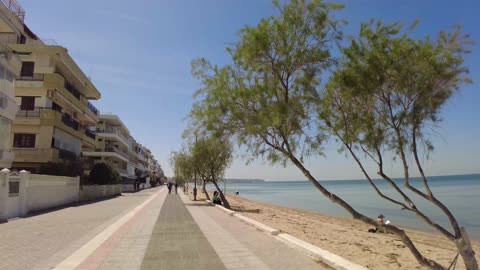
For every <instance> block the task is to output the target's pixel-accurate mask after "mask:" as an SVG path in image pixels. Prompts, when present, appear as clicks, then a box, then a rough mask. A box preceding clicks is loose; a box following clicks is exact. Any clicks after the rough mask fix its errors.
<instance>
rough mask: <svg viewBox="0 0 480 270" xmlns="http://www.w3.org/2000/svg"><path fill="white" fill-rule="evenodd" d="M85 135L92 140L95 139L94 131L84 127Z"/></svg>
mask: <svg viewBox="0 0 480 270" xmlns="http://www.w3.org/2000/svg"><path fill="white" fill-rule="evenodd" d="M85 135H86V136H87V137H89V138H90V139H94V140H95V139H96V136H95V133H93V132H91V131H90V130H88V129H85Z"/></svg>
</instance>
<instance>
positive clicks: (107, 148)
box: [82, 114, 136, 179]
mask: <svg viewBox="0 0 480 270" xmlns="http://www.w3.org/2000/svg"><path fill="white" fill-rule="evenodd" d="M96 136H97V145H96V147H95V149H89V148H88V147H85V148H84V149H83V150H82V153H83V156H85V157H89V158H91V159H92V160H93V161H94V162H105V163H108V164H110V165H111V166H112V168H113V169H115V170H116V171H117V172H118V173H119V174H120V176H122V177H123V178H127V179H135V178H136V176H135V167H136V159H135V157H136V154H135V152H134V140H133V138H132V136H130V131H129V130H128V128H127V127H126V126H125V124H124V123H123V122H122V120H121V119H120V118H119V117H118V116H117V115H114V114H100V120H99V122H98V124H97V128H96Z"/></svg>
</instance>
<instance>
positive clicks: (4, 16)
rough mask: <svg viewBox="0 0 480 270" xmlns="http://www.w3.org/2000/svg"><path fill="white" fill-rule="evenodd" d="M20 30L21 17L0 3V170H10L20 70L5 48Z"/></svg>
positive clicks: (11, 54)
mask: <svg viewBox="0 0 480 270" xmlns="http://www.w3.org/2000/svg"><path fill="white" fill-rule="evenodd" d="M7 3H8V2H7ZM18 7H19V8H20V9H19V10H20V11H23V9H21V7H20V6H18ZM22 14H24V13H22ZM22 30H23V16H22V17H18V16H17V15H16V14H14V13H13V12H12V11H11V10H10V9H9V8H8V7H7V6H6V4H5V2H0V169H2V168H10V167H11V165H12V162H13V159H14V154H13V151H12V150H11V147H10V132H11V127H12V122H13V120H15V115H16V113H17V111H18V104H17V103H16V101H15V94H14V83H15V77H16V76H18V75H19V73H20V68H21V61H20V59H19V58H18V57H17V55H16V54H15V53H14V52H13V51H12V50H11V49H10V48H9V47H8V46H7V42H9V41H10V39H14V40H15V41H17V40H18V39H19V38H20V37H21V36H22Z"/></svg>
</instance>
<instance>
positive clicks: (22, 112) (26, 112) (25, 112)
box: [17, 107, 46, 118]
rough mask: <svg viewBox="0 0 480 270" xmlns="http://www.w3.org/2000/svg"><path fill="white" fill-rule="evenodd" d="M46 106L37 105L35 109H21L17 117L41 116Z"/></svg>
mask: <svg viewBox="0 0 480 270" xmlns="http://www.w3.org/2000/svg"><path fill="white" fill-rule="evenodd" d="M44 109H46V108H41V107H35V108H34V109H33V110H19V111H18V112H17V117H24V118H39V117H40V112H41V111H42V110H44Z"/></svg>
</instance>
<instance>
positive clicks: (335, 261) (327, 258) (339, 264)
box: [215, 205, 368, 270]
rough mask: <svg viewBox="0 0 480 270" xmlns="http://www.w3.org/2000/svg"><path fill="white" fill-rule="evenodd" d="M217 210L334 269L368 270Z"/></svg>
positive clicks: (257, 224) (252, 222) (256, 223)
mask: <svg viewBox="0 0 480 270" xmlns="http://www.w3.org/2000/svg"><path fill="white" fill-rule="evenodd" d="M215 206H216V207H217V208H219V209H220V210H222V211H224V212H225V213H227V214H228V215H230V216H234V217H237V218H239V219H240V220H242V221H243V222H245V223H247V224H249V225H252V226H254V227H255V228H257V229H259V230H261V231H265V232H267V233H269V234H271V235H273V236H275V237H276V238H277V239H278V240H280V241H282V242H285V243H286V244H288V245H289V246H291V247H294V248H297V249H299V250H301V251H302V252H304V253H306V254H308V255H310V256H312V257H314V258H317V259H320V260H321V261H323V262H325V263H326V264H328V265H329V266H331V267H333V268H334V269H338V270H368V269H367V268H365V267H363V266H361V265H358V264H356V263H353V262H351V261H348V260H346V259H344V258H342V257H340V256H338V255H335V254H333V253H331V252H329V251H327V250H324V249H322V248H320V247H317V246H315V245H312V244H310V243H308V242H305V241H303V240H300V239H298V238H296V237H293V236H291V235H289V234H287V233H280V231H279V230H277V229H274V228H272V227H269V226H267V225H265V224H263V223H260V222H258V221H256V220H253V219H251V218H248V217H245V216H243V215H240V214H238V213H236V212H235V211H232V210H229V209H227V208H225V207H223V206H221V205H215Z"/></svg>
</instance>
